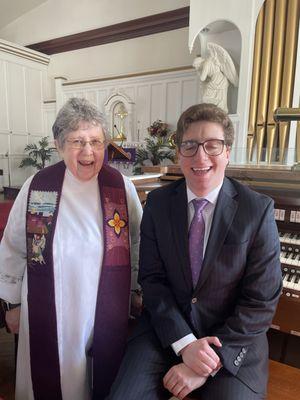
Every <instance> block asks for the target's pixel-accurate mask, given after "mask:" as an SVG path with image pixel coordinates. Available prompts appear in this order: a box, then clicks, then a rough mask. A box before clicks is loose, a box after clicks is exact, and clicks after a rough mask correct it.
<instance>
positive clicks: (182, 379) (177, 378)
mask: <svg viewBox="0 0 300 400" xmlns="http://www.w3.org/2000/svg"><path fill="white" fill-rule="evenodd" d="M206 380H207V378H205V377H203V376H199V375H197V374H196V373H195V372H194V371H193V370H192V369H190V368H189V367H187V366H186V365H185V364H183V363H181V364H178V365H174V367H172V368H171V369H169V371H168V372H167V373H166V375H165V376H164V379H163V383H164V387H165V388H166V389H167V390H168V391H169V392H171V393H172V394H173V395H174V396H176V397H177V398H178V399H180V400H182V399H184V398H185V396H187V395H188V394H189V393H191V392H192V391H193V390H195V389H198V388H199V387H200V386H202V385H203V384H204V383H205V382H206Z"/></svg>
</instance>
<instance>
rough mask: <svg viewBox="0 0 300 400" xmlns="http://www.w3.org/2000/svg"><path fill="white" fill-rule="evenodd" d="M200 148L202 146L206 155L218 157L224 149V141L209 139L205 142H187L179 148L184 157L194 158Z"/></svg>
mask: <svg viewBox="0 0 300 400" xmlns="http://www.w3.org/2000/svg"><path fill="white" fill-rule="evenodd" d="M199 146H202V147H203V150H204V151H205V153H206V154H208V155H209V156H218V155H220V154H221V153H222V151H223V149H224V140H221V139H208V140H205V141H204V142H197V141H196V140H185V141H184V142H182V143H181V144H180V146H179V153H180V154H181V155H182V156H183V157H193V156H194V155H195V154H196V153H197V151H198V149H199Z"/></svg>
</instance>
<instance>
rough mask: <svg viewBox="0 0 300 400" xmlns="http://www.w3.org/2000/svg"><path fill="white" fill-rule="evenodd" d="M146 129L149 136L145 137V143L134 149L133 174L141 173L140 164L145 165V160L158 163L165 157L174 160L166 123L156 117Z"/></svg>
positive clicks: (173, 151) (154, 163)
mask: <svg viewBox="0 0 300 400" xmlns="http://www.w3.org/2000/svg"><path fill="white" fill-rule="evenodd" d="M147 130H148V133H149V135H150V137H147V138H146V139H145V145H142V146H141V147H139V148H138V149H137V151H136V161H135V163H134V166H135V168H134V171H133V172H134V174H140V173H141V166H142V165H145V162H148V164H149V163H152V165H159V164H161V162H162V161H163V160H165V159H169V160H170V161H172V162H173V161H174V160H175V150H174V146H173V144H172V141H171V140H170V137H171V135H170V129H169V128H168V124H167V123H165V122H162V121H161V120H160V119H158V120H156V121H154V122H153V124H151V125H150V126H149V128H147Z"/></svg>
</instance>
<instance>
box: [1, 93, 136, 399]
mask: <svg viewBox="0 0 300 400" xmlns="http://www.w3.org/2000/svg"><path fill="white" fill-rule="evenodd" d="M53 134H54V139H55V144H56V146H57V149H58V152H59V154H60V155H61V157H62V159H63V161H61V162H59V163H57V164H55V165H52V166H50V167H47V168H45V169H44V170H42V171H40V172H38V173H37V174H36V175H34V176H33V177H31V178H29V179H28V180H27V181H26V182H25V183H24V185H23V187H22V189H21V191H20V193H19V195H18V197H17V199H16V201H15V204H14V206H13V209H12V211H11V214H10V217H9V220H8V224H7V227H6V230H5V232H4V236H3V240H2V242H1V248H0V298H1V299H3V300H5V301H6V307H7V312H6V321H7V325H8V327H9V328H10V330H11V331H12V332H13V333H16V332H18V331H19V332H20V336H19V349H18V360H17V381H16V399H17V400H27V399H28V400H29V399H43V400H45V399H49V400H50V399H51V400H58V399H63V400H76V399H78V400H84V399H90V398H97V399H104V398H105V396H106V394H107V393H108V391H109V388H110V385H111V383H112V381H113V379H114V377H115V374H116V372H117V370H118V367H119V363H120V360H121V357H122V354H123V349H124V344H125V341H126V334H127V321H128V314H129V310H128V308H129V303H130V299H129V293H130V285H131V287H132V289H135V288H134V287H133V285H134V284H135V283H134V281H135V279H134V278H135V277H134V276H131V270H134V269H136V266H137V261H138V242H139V223H140V218H141V213H142V209H141V205H140V202H139V199H138V196H137V193H136V191H135V188H134V186H133V184H132V183H131V182H130V181H129V179H128V178H126V177H124V176H122V175H121V174H120V173H119V172H118V171H116V170H115V169H113V168H111V167H109V166H107V165H103V160H104V152H105V144H106V127H105V122H104V119H103V116H102V114H101V113H100V112H99V111H98V110H97V109H96V108H95V107H94V106H93V105H92V104H90V103H89V102H88V101H86V100H84V99H77V98H72V99H70V100H69V101H68V102H67V103H66V104H65V105H64V106H63V107H62V109H61V110H60V112H59V113H58V115H57V118H56V121H55V123H54V125H53ZM132 275H134V274H132ZM131 281H132V284H131ZM19 305H20V306H19ZM19 321H20V322H19ZM88 353H91V354H92V370H93V376H92V378H93V385H92V387H93V389H92V393H91V390H90V388H89V386H90V385H89V382H88V381H89V379H88V368H87V359H88V357H87V354H88Z"/></svg>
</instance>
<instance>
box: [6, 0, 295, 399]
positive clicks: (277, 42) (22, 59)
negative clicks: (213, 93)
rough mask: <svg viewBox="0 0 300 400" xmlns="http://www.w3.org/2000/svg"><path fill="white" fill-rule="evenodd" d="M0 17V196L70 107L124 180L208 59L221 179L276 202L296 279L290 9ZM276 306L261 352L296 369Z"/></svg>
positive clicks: (182, 5)
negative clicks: (30, 149) (225, 123)
mask: <svg viewBox="0 0 300 400" xmlns="http://www.w3.org/2000/svg"><path fill="white" fill-rule="evenodd" d="M0 10H1V12H0V191H3V188H11V187H20V186H21V185H22V184H23V183H24V181H25V179H26V178H27V177H29V176H30V175H32V174H33V173H34V172H35V169H34V168H19V164H20V162H21V160H22V159H23V158H24V156H25V155H26V154H25V152H24V148H25V146H26V145H28V144H33V143H38V142H39V141H40V140H41V139H42V138H44V137H47V136H48V137H49V140H50V146H52V145H53V143H52V131H51V127H52V124H53V122H54V120H55V116H56V114H57V112H58V110H59V109H60V107H61V106H62V105H63V104H64V102H65V101H66V100H67V99H69V98H70V97H74V96H75V97H85V98H87V99H88V100H90V101H92V102H93V103H94V104H95V105H97V106H98V107H99V109H100V110H101V111H102V112H103V113H104V114H105V116H106V118H107V123H108V128H109V133H110V136H111V139H112V141H113V143H115V144H117V145H118V146H121V147H122V148H123V149H124V151H125V153H126V154H130V156H129V157H127V158H126V157H125V158H124V157H122V158H118V157H115V158H114V159H111V160H110V163H111V164H112V165H113V166H115V167H116V168H118V169H119V170H120V171H121V172H122V173H124V174H125V175H129V176H132V175H133V170H134V165H133V164H134V162H135V157H136V154H137V152H138V149H139V148H140V147H141V146H143V145H144V144H145V139H146V138H147V137H149V130H148V128H149V127H150V126H153V123H155V121H158V120H159V121H161V122H162V123H166V124H167V125H168V134H169V135H171V134H172V132H174V131H175V128H176V122H177V119H178V117H179V116H180V114H181V113H182V111H184V110H185V109H186V108H188V107H189V106H191V105H193V104H195V103H197V102H202V101H203V100H205V99H206V98H207V97H206V96H207V85H208V82H210V80H211V79H212V78H211V77H209V76H208V77H206V78H205V79H202V78H203V77H201V69H200V68H201V65H202V64H201V63H203V62H205V61H206V62H209V61H210V60H211V59H214V60H215V59H216V57H219V58H218V63H219V64H218V72H220V71H221V74H222V78H223V79H224V84H225V86H226V101H227V108H228V112H229V114H230V117H231V119H232V121H233V124H234V127H235V135H236V137H235V143H234V145H233V148H232V152H231V159H230V169H229V173H230V174H231V176H235V177H238V178H241V179H244V181H245V182H249V181H255V182H256V184H257V187H258V188H259V187H261V186H262V185H263V184H265V183H266V182H267V183H268V186H270V187H271V189H270V188H269V190H270V192H269V194H271V195H272V193H271V191H272V190H273V191H274V190H277V191H281V193H280V196H279V197H278V193H277V192H276V194H274V196H275V197H276V196H277V197H278V198H279V199H280V200H279V203H278V204H277V206H276V213H277V218H276V219H277V220H278V221H279V225H278V226H279V229H280V228H282V229H283V230H284V229H285V227H284V226H283V224H284V222H285V221H286V220H287V218H288V222H289V223H290V225H289V229H290V230H291V231H292V232H294V236H293V238H294V239H293V238H291V240H294V242H293V241H290V242H289V243H290V246H292V252H293V251H294V253H293V254H296V256H295V257H294V259H293V261H294V260H295V262H294V264H293V265H294V266H295V267H297V265H298V264H297V260H298V261H299V274H300V259H299V254H300V253H299V252H300V239H299V238H300V196H299V193H300V172H298V169H299V164H300V122H299V119H300V109H299V107H300V105H299V100H300V51H299V48H300V40H299V35H300V30H299V15H300V0H210V1H206V0H164V1H161V0H152V1H151V5H150V3H149V1H147V0H115V1H113V2H111V1H108V0H100V1H99V0H87V1H84V2H83V1H79V0H51V1H50V0H48V1H47V0H26V1H25V0H18V1H14V2H11V1H9V0H0ZM216 49H217V50H216ZM218 49H219V50H220V49H223V50H224V52H223V50H220V53H218ZM217 53H218V54H219V55H218V56H216V54H217ZM196 59H198V61H199V60H200V61H199V62H200V64H199V66H198V68H197V67H195V65H196V63H195V60H196ZM193 65H194V66H193ZM203 65H204V64H203ZM232 65H233V67H232ZM228 71H229V72H228ZM233 71H234V72H233ZM227 88H228V89H227ZM170 143H171V142H168V145H170ZM57 160H58V155H57V153H54V154H53V156H52V159H51V163H54V162H56V161H57ZM167 165H170V167H169V170H168V172H169V173H170V174H171V175H178V173H179V174H180V171H179V168H178V167H177V166H176V161H175V164H173V163H172V162H171V161H170V160H167V159H166V160H163V162H162V166H163V167H166V166H167ZM146 166H148V167H149V166H150V169H149V171H151V172H159V173H160V174H163V173H164V172H165V170H163V168H160V167H156V168H153V169H152V170H151V166H152V163H151V162H146ZM145 170H146V171H147V168H145ZM288 190H291V191H292V193H293V194H292V195H291V198H292V199H293V200H291V201H290V202H289V204H288V205H286V203H285V202H284V200H283V199H282V198H283V197H284V196H285V194H286V193H287V192H286V191H288ZM145 191H147V190H145ZM274 193H275V192H274ZM297 193H298V194H297ZM280 224H281V225H280ZM295 235H296V236H295ZM283 253H284V254H283V256H285V258H286V257H289V256H287V253H288V250H286V251H283ZM290 253H291V251H290ZM283 258H284V257H283ZM283 264H284V263H283ZM299 276H300V275H299ZM293 294H294V295H295V296H294V298H293V299H292V297H293ZM296 295H298V297H296ZM285 297H290V299H288V300H289V301H290V300H291V299H292V300H293V301H294V303H295V304H294V303H293V304H294V305H293V306H295V307H296V308H295V310H296V311H295V312H296V314H294V315H298V317H297V318H296V319H297V323H296V326H295V324H294V322H291V321H287V320H286V318H285V319H284V320H282V319H278V320H277V321H275V322H274V324H273V334H272V337H273V342H272V343H273V345H272V348H271V350H272V352H273V358H274V359H276V360H280V361H284V362H286V363H287V364H290V365H293V366H296V367H298V368H299V367H300V353H299V351H298V352H297V351H296V352H295V351H292V350H291V351H290V352H288V351H287V349H288V348H290V349H295V347H298V348H300V346H299V343H298V342H297V340H299V336H300V323H299V300H298V298H300V297H299V294H297V293H295V292H294V293H292V294H290V295H289V296H285ZM281 304H282V306H281V307H282V314H285V315H287V314H289V313H290V310H291V303H290V302H287V301H286V302H285V303H284V302H281ZM293 318H294V317H293V316H291V319H293ZM282 332H284V333H285V334H286V335H288V336H283V335H281V333H282ZM0 358H1V352H0ZM0 382H1V380H0ZM0 393H1V391H0Z"/></svg>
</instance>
